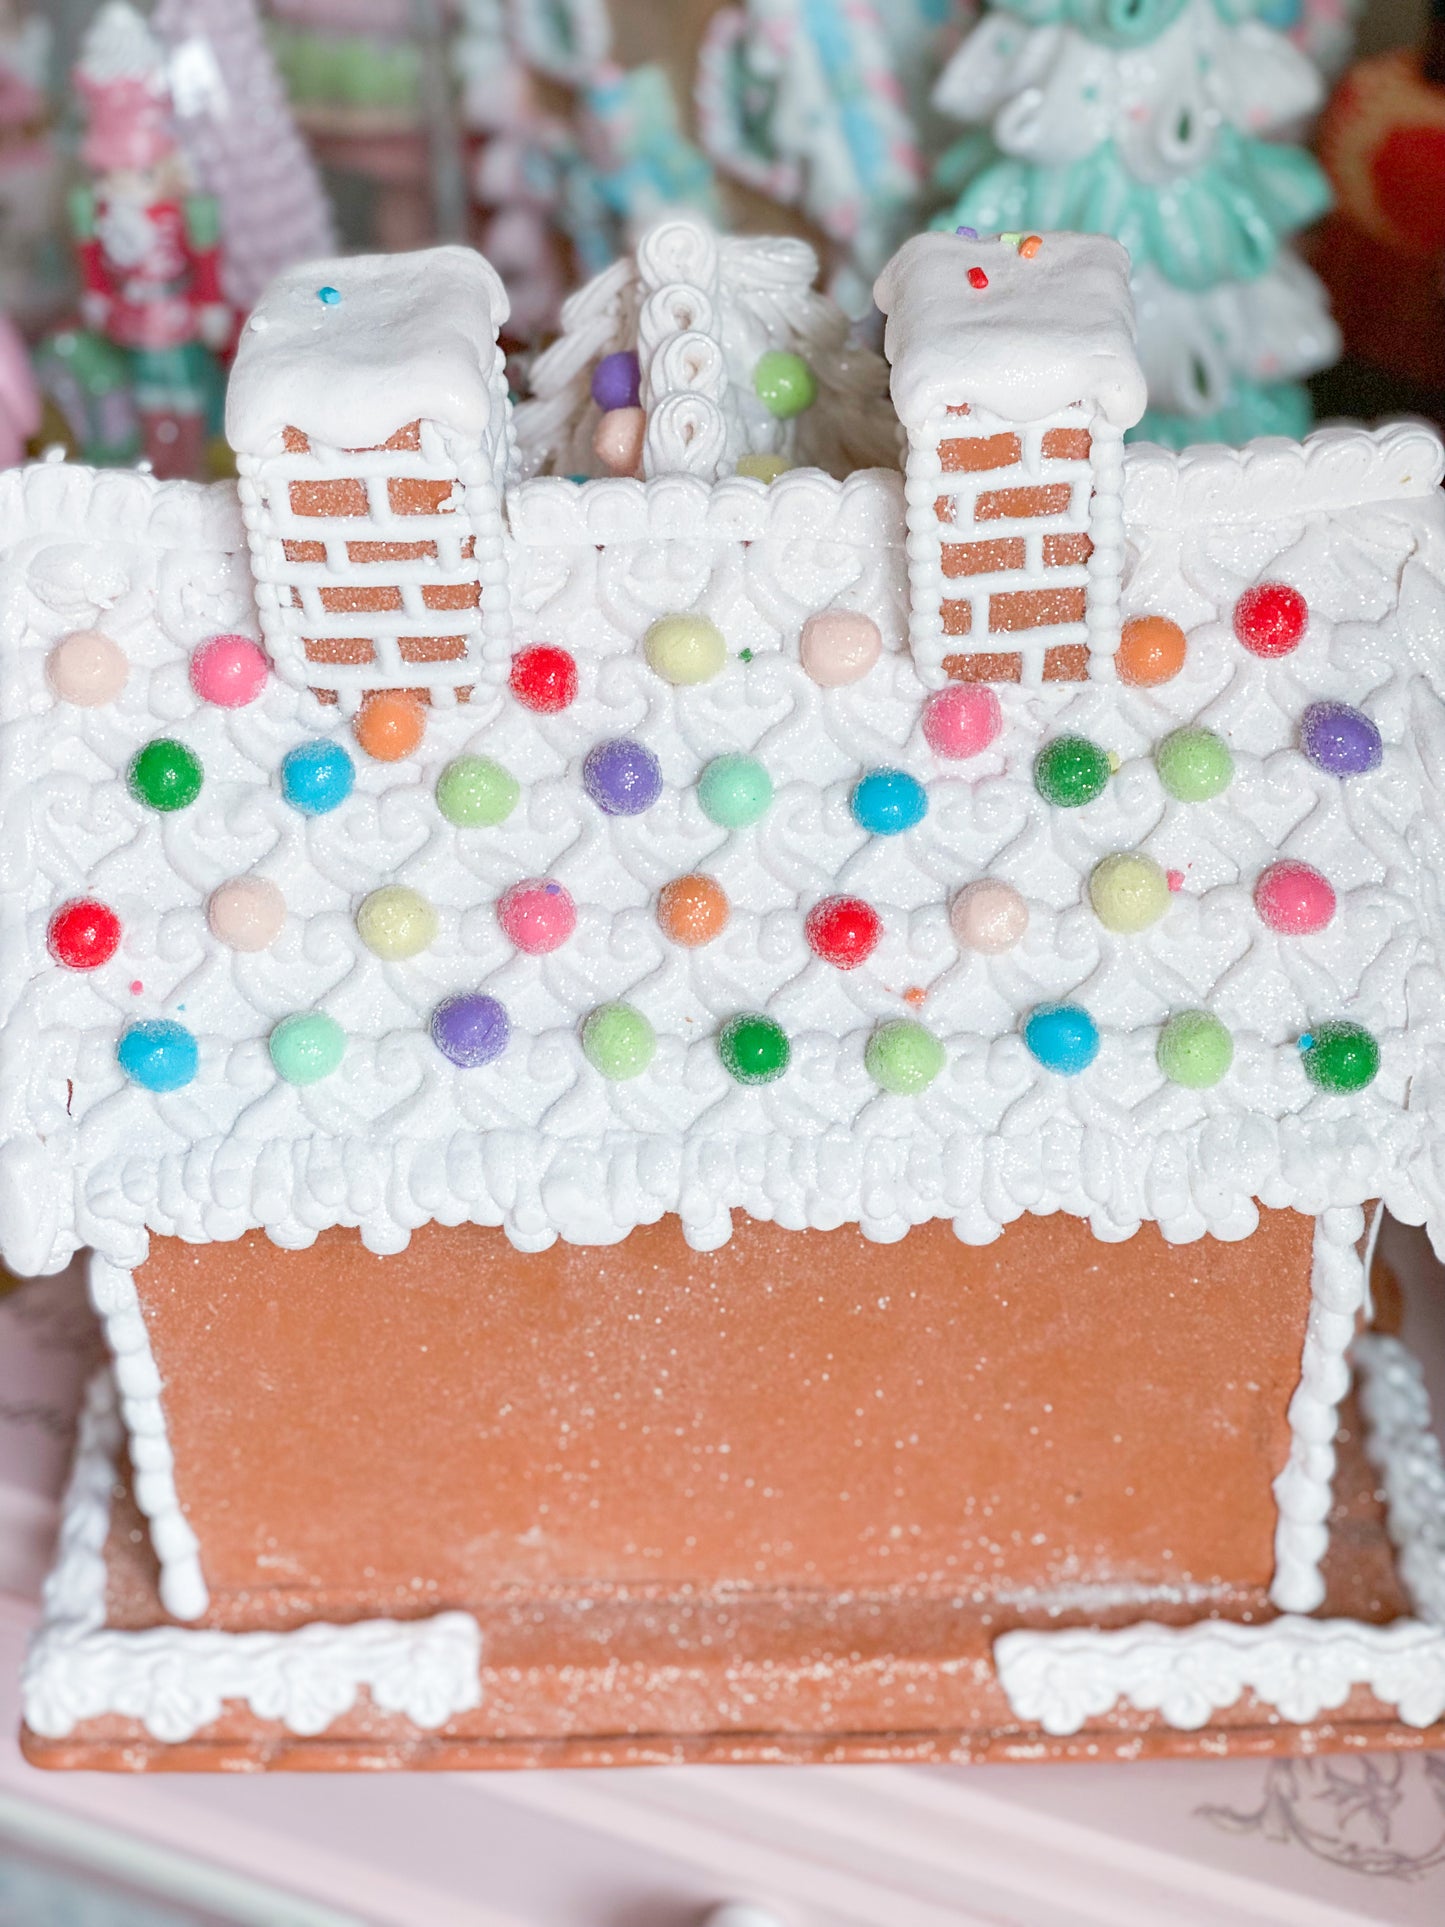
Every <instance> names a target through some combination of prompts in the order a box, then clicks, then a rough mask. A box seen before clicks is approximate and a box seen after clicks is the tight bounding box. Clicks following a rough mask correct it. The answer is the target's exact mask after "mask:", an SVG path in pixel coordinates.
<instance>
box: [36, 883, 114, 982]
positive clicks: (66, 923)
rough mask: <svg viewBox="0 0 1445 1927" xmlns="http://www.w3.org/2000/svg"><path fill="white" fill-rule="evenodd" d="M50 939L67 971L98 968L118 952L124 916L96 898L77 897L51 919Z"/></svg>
mask: <svg viewBox="0 0 1445 1927" xmlns="http://www.w3.org/2000/svg"><path fill="white" fill-rule="evenodd" d="M46 942H47V943H48V944H49V946H50V954H51V956H52V957H54V959H55V961H56V962H57V963H58V964H64V966H65V968H66V969H67V970H96V969H98V968H99V967H100V965H101V964H103V963H109V962H110V959H111V958H112V957H113V956H114V955H115V953H116V949H117V946H118V945H119V943H120V918H119V917H118V916H117V915H116V914H115V912H114V910H111V909H109V908H108V907H107V906H106V905H105V904H103V903H97V902H96V900H95V898H94V897H75V898H73V899H72V900H71V902H69V903H63V904H61V906H60V908H59V909H58V910H57V911H56V913H55V915H54V916H53V917H52V918H51V919H50V929H49V931H48V932H47V934H46Z"/></svg>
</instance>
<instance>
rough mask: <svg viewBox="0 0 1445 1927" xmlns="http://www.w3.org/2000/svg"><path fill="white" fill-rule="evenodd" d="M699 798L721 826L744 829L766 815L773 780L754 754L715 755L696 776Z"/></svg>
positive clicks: (711, 818) (712, 817)
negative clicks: (699, 774)
mask: <svg viewBox="0 0 1445 1927" xmlns="http://www.w3.org/2000/svg"><path fill="white" fill-rule="evenodd" d="M697 800H698V802H699V804H700V805H701V807H702V813H703V815H704V816H705V817H707V818H708V820H709V822H712V823H716V824H717V826H718V828H719V829H723V830H745V829H747V827H748V826H749V824H752V823H756V822H757V821H758V820H759V818H760V817H763V816H765V815H766V814H767V812H768V809H769V808H770V806H771V804H772V801H773V779H772V777H771V776H769V774H768V772H767V771H766V769H764V767H763V765H762V764H761V763H760V762H759V761H758V760H757V758H756V757H755V756H744V755H742V754H740V753H730V754H728V755H726V756H715V757H714V758H713V760H712V761H711V762H710V763H709V764H708V765H707V767H706V769H704V771H703V772H702V774H701V776H699V777H698V779H697Z"/></svg>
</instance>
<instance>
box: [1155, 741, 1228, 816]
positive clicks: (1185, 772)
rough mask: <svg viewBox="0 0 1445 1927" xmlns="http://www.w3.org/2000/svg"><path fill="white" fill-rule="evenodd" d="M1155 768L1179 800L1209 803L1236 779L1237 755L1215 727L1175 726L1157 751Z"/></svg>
mask: <svg viewBox="0 0 1445 1927" xmlns="http://www.w3.org/2000/svg"><path fill="white" fill-rule="evenodd" d="M1154 767H1155V768H1156V769H1157V770H1158V772H1159V781H1160V782H1161V783H1162V784H1163V785H1164V787H1165V789H1166V790H1167V791H1168V792H1169V794H1170V795H1171V796H1172V797H1173V798H1174V800H1175V801H1176V802H1177V803H1207V802H1208V801H1209V799H1210V797H1211V796H1218V795H1219V794H1220V792H1221V791H1222V790H1226V789H1228V788H1229V785H1230V783H1231V782H1232V781H1233V780H1234V758H1233V757H1232V756H1231V755H1230V753H1229V750H1228V748H1227V747H1226V745H1225V744H1224V743H1223V742H1221V740H1220V739H1219V737H1218V736H1216V735H1215V733H1214V731H1213V730H1212V729H1176V730H1175V731H1174V732H1173V734H1172V735H1169V736H1166V737H1165V738H1164V740H1163V742H1162V743H1160V744H1159V746H1158V748H1157V749H1156V750H1155V751H1154Z"/></svg>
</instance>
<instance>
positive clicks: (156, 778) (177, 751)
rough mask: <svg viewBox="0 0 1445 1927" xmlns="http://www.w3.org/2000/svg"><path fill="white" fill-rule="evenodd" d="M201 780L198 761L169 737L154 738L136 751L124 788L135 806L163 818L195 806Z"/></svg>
mask: <svg viewBox="0 0 1445 1927" xmlns="http://www.w3.org/2000/svg"><path fill="white" fill-rule="evenodd" d="M203 780H204V779H203V774H202V770H201V759H200V757H199V756H197V755H196V752H195V751H194V750H193V749H191V748H190V747H189V745H188V744H186V743H178V742H177V741H176V740H175V738H174V737H171V736H156V737H153V738H152V740H151V741H150V742H148V743H147V744H146V745H145V747H144V749H140V750H137V751H136V753H135V755H134V756H133V757H132V758H131V761H130V768H129V769H128V770H127V772H126V787H127V788H128V789H129V791H130V793H131V795H132V796H133V797H134V798H135V800H136V802H137V803H143V804H145V806H146V807H147V808H148V809H152V810H159V811H161V812H162V813H163V814H166V815H169V814H170V812H171V811H172V810H184V809H187V808H188V807H189V806H190V805H191V804H192V803H194V802H195V800H196V798H197V797H198V796H199V795H200V793H201V784H202V781H203Z"/></svg>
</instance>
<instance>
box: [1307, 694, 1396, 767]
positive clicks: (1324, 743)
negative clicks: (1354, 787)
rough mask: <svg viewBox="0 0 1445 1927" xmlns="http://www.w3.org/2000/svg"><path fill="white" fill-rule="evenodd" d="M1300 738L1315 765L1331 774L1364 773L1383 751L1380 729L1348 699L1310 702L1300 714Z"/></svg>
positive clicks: (1378, 765) (1377, 765) (1379, 758)
mask: <svg viewBox="0 0 1445 1927" xmlns="http://www.w3.org/2000/svg"><path fill="white" fill-rule="evenodd" d="M1299 742H1300V748H1301V749H1302V750H1303V751H1304V753H1305V755H1306V756H1307V757H1308V758H1309V760H1310V762H1312V763H1313V764H1314V766H1315V768H1316V769H1319V770H1324V771H1325V772H1326V773H1327V774H1328V775H1330V776H1364V775H1366V774H1368V772H1369V771H1370V770H1372V769H1378V768H1379V767H1380V764H1381V762H1382V761H1383V760H1384V755H1385V745H1384V741H1383V739H1382V738H1381V735H1380V732H1379V730H1378V729H1377V728H1376V727H1375V725H1374V723H1372V722H1371V721H1370V718H1369V717H1368V716H1367V715H1365V713H1364V711H1363V710H1360V709H1356V708H1355V707H1354V706H1353V704H1351V703H1338V702H1320V703H1311V704H1310V705H1309V707H1308V708H1307V709H1306V710H1305V712H1304V714H1303V715H1302V716H1301V717H1300V726H1299Z"/></svg>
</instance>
